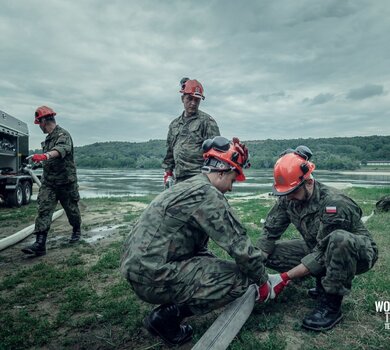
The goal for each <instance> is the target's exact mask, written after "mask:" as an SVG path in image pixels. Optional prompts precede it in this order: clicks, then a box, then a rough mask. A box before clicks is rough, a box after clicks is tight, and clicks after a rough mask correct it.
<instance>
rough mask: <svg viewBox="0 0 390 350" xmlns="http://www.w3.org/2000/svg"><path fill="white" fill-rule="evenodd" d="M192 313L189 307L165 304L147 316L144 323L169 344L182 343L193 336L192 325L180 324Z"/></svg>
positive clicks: (152, 332) (150, 330)
mask: <svg viewBox="0 0 390 350" xmlns="http://www.w3.org/2000/svg"><path fill="white" fill-rule="evenodd" d="M184 310H186V311H184ZM187 311H188V312H187ZM190 315H192V313H191V312H190V311H189V309H188V308H184V309H183V308H181V307H178V306H177V305H175V304H164V305H160V306H159V307H158V308H156V309H154V310H153V311H152V312H151V313H150V315H149V316H147V317H145V319H144V325H145V328H146V329H147V330H148V331H149V332H150V333H151V334H153V335H158V336H160V337H161V338H162V339H163V340H164V341H165V342H166V343H167V344H168V345H170V346H174V345H181V344H184V343H186V342H188V341H189V340H191V338H192V333H193V331H192V327H191V326H190V325H181V324H180V323H181V321H183V319H184V318H185V317H187V316H190Z"/></svg>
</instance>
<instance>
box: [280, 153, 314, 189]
mask: <svg viewBox="0 0 390 350" xmlns="http://www.w3.org/2000/svg"><path fill="white" fill-rule="evenodd" d="M315 167H316V166H315V165H314V164H313V163H311V162H309V161H308V160H307V157H306V158H305V157H303V156H302V154H301V155H300V154H298V153H296V152H291V153H287V154H284V155H283V156H282V157H281V158H279V159H278V160H277V162H276V163H275V166H274V185H273V193H274V195H276V196H285V195H287V194H289V193H291V192H294V191H295V190H296V189H298V188H299V187H300V186H301V185H303V183H304V182H305V180H307V179H308V178H310V175H311V173H312V172H313V171H314V169H315Z"/></svg>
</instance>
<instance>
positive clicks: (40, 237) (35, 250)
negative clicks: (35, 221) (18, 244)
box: [22, 232, 47, 256]
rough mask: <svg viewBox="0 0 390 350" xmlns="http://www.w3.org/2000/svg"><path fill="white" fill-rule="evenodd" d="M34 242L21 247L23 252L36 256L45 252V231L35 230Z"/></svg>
mask: <svg viewBox="0 0 390 350" xmlns="http://www.w3.org/2000/svg"><path fill="white" fill-rule="evenodd" d="M35 235H36V238H35V242H34V243H33V244H31V245H29V246H27V247H25V248H23V249H22V252H23V253H25V254H35V255H36V256H42V255H45V254H46V237H47V232H37V233H36V234H35Z"/></svg>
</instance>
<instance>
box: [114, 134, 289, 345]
mask: <svg viewBox="0 0 390 350" xmlns="http://www.w3.org/2000/svg"><path fill="white" fill-rule="evenodd" d="M202 149H203V152H204V155H203V157H204V159H205V162H204V166H203V168H202V173H201V174H198V175H196V176H193V177H191V178H190V179H188V180H186V181H183V182H180V183H179V184H177V185H175V186H174V187H173V188H172V189H171V190H169V191H164V192H162V193H161V194H160V195H159V196H157V197H156V198H155V199H154V200H153V201H152V202H151V203H150V205H149V206H148V208H146V209H145V211H144V212H143V214H142V215H141V217H140V219H139V220H138V222H137V224H136V225H135V226H134V228H133V230H132V232H131V233H130V234H129V236H128V238H127V239H126V242H125V244H124V249H123V251H124V254H123V257H122V261H121V271H122V274H123V276H124V277H125V278H126V279H127V280H128V281H129V282H130V285H131V287H132V288H133V290H134V292H135V294H136V295H138V297H139V298H140V299H142V300H143V301H146V302H148V303H151V304H160V306H158V307H157V308H156V309H154V310H153V311H152V312H151V313H150V315H148V316H147V317H146V318H145V320H144V324H145V327H146V328H147V329H148V330H149V331H150V333H152V334H154V335H158V336H160V337H161V338H162V339H163V340H164V341H165V342H166V343H168V344H169V345H179V344H183V343H185V342H187V341H189V340H190V339H191V337H192V328H191V326H189V325H185V324H182V321H183V320H184V319H185V318H186V317H188V316H191V315H201V314H205V313H207V312H210V311H211V310H214V309H217V308H220V307H221V306H223V305H226V304H228V303H230V302H231V301H233V300H234V299H236V298H238V297H240V296H241V295H242V294H244V293H245V291H246V290H247V288H248V287H249V285H250V284H252V283H256V284H257V285H258V301H259V302H265V301H267V300H268V299H274V298H275V297H276V295H277V294H279V293H280V292H281V291H282V290H283V288H284V287H285V285H286V283H285V282H284V281H283V277H281V276H280V275H268V274H267V273H266V272H265V269H264V265H263V255H262V252H261V250H260V249H258V248H256V247H255V246H254V245H253V244H252V243H251V240H250V239H249V237H248V236H247V235H246V230H245V228H244V226H242V224H241V223H240V222H239V220H238V219H237V217H236V215H235V214H234V212H233V210H232V208H231V207H230V205H229V204H228V202H227V199H226V198H225V196H224V195H223V194H224V193H226V192H227V191H231V190H232V187H233V183H234V181H236V180H238V181H244V180H245V175H244V168H246V167H248V166H249V163H248V158H249V154H248V150H247V148H246V147H245V145H243V144H242V143H240V141H239V140H238V138H234V139H233V141H232V142H230V141H229V140H227V139H226V138H224V137H220V136H218V137H215V138H214V139H210V140H206V141H205V142H204V143H203V147H202ZM209 239H211V240H213V241H215V242H216V244H218V245H219V246H220V247H221V248H222V249H224V250H226V252H227V253H228V254H229V255H230V256H231V257H232V258H233V259H234V260H224V259H219V258H217V257H215V256H214V255H213V254H212V253H211V252H210V251H209V250H208V248H207V244H208V241H209Z"/></svg>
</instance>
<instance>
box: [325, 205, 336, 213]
mask: <svg viewBox="0 0 390 350" xmlns="http://www.w3.org/2000/svg"><path fill="white" fill-rule="evenodd" d="M325 212H326V213H327V214H336V213H337V208H336V207H326V208H325Z"/></svg>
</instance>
